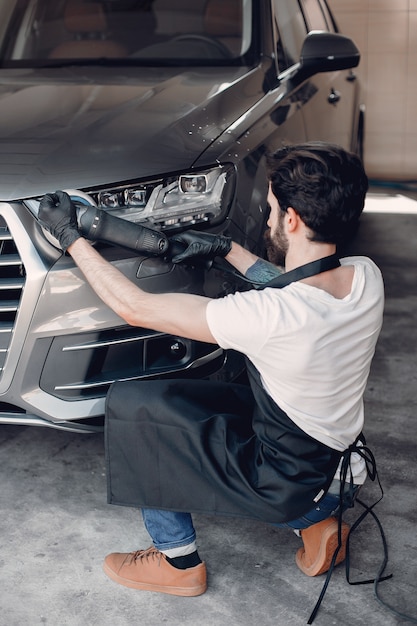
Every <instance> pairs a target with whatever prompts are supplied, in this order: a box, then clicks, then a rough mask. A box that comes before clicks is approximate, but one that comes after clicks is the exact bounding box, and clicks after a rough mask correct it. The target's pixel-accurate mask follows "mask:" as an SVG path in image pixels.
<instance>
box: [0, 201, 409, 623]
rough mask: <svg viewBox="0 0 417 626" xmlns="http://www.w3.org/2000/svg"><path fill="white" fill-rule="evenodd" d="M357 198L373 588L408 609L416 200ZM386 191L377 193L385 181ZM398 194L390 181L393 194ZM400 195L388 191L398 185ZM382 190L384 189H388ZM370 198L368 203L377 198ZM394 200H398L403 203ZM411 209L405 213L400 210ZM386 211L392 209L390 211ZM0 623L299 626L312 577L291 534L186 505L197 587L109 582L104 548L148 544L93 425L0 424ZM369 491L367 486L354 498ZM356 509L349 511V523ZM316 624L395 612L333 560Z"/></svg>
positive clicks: (355, 550)
mask: <svg viewBox="0 0 417 626" xmlns="http://www.w3.org/2000/svg"><path fill="white" fill-rule="evenodd" d="M381 191H382V192H383V193H385V192H386V190H384V189H383V190H381V189H379V190H377V192H378V193H377V196H375V197H374V196H373V195H370V197H369V200H370V202H369V212H367V213H365V214H364V217H363V223H362V227H361V229H360V234H359V236H358V238H357V240H356V241H355V244H354V251H355V252H366V253H367V254H369V256H371V257H372V258H374V259H375V260H376V261H377V262H378V264H379V265H380V267H381V268H382V270H383V274H384V278H385V283H386V295H387V301H386V314H385V321H384V327H383V331H382V335H381V338H380V341H379V344H378V348H377V353H376V356H375V359H374V363H373V368H372V373H371V377H370V381H369V385H368V389H367V392H366V416H367V426H366V430H365V433H366V435H367V438H368V443H369V444H370V446H371V447H372V448H373V450H374V452H375V455H376V459H377V463H378V467H379V472H380V477H381V481H382V484H383V488H384V492H385V495H384V498H383V500H382V502H381V503H380V504H378V506H377V507H376V509H375V510H376V513H377V515H378V516H379V519H380V520H381V522H382V525H383V527H384V530H385V533H386V536H387V541H388V547H389V563H388V567H387V571H388V572H389V573H392V574H393V578H392V579H391V580H389V581H386V582H383V583H381V585H380V587H379V589H380V595H381V597H382V598H383V599H384V600H385V601H386V602H388V603H389V604H390V605H391V606H393V607H395V608H396V609H397V610H399V611H401V612H402V613H404V614H411V615H414V617H415V618H416V617H417V593H416V591H417V589H416V573H417V566H416V563H417V532H416V525H417V497H416V495H417V494H416V485H417V464H416V462H415V459H416V454H417V436H416V416H417V410H416V409H417V406H416V405H417V385H416V379H417V351H416V346H417V289H416V284H417V246H416V240H417V210H416V208H414V206H415V207H417V203H414V202H411V200H410V199H409V198H410V196H411V197H412V194H408V200H407V198H405V202H404V198H401V197H391V198H390V201H389V202H387V201H386V198H383V197H382V196H381ZM388 193H390V192H388ZM393 193H397V192H393ZM399 193H401V192H399ZM391 195H392V194H391ZM377 200H379V201H380V202H378V201H377ZM406 205H407V206H406ZM413 208H414V211H413ZM392 211H393V212H392ZM0 450H1V456H0V459H1V476H2V479H1V480H2V487H1V490H0V511H1V515H0V536H1V538H2V541H1V544H2V547H1V553H0V589H1V605H0V624H1V626H34V625H36V624H47V625H48V626H87V625H99V626H130V625H132V626H133V625H136V624H141V625H144V626H161V625H163V624H170V625H172V626H191V625H192V626H223V625H226V624H227V625H228V626H234V625H239V626H240V625H250V626H253V625H255V624H256V625H257V626H298V625H301V624H305V623H306V622H307V619H308V617H309V615H310V613H311V611H312V609H313V607H314V604H315V602H316V600H317V598H318V595H319V593H320V590H321V588H322V585H323V578H324V577H323V576H321V577H318V578H308V577H306V576H304V575H303V574H302V573H301V572H300V571H299V570H298V568H297V567H296V565H295V562H294V555H295V552H296V550H297V548H298V547H299V545H300V539H298V538H297V537H296V536H295V535H294V534H293V533H291V532H290V531H286V530H282V529H274V528H272V527H269V526H267V525H263V524H259V523H254V522H250V521H242V520H235V519H223V518H212V517H206V516H196V517H195V525H196V529H197V533H198V539H199V551H200V554H201V555H202V557H203V558H204V559H205V560H206V562H207V567H208V572H209V589H208V591H207V593H206V594H205V595H203V596H200V597H198V598H178V597H173V596H166V595H161V594H155V593H148V592H140V591H135V590H131V589H127V588H125V587H121V586H119V585H117V584H115V583H114V582H112V581H111V580H110V579H108V578H107V577H106V576H105V575H104V573H103V572H102V560H103V557H104V556H105V555H106V554H107V553H108V552H112V551H130V550H134V549H139V548H146V547H147V546H148V545H149V539H148V536H147V533H146V532H145V530H144V529H143V527H142V523H141V520H140V517H139V514H138V512H137V511H135V510H132V509H126V508H119V507H112V506H109V505H107V504H106V482H105V470H104V458H103V438H102V435H101V434H95V435H80V434H70V433H65V432H61V431H56V430H50V429H44V428H37V427H17V426H1V427H0ZM377 494H378V491H377V489H376V488H375V486H374V485H373V484H372V483H370V482H369V483H368V484H367V485H366V487H365V488H364V490H363V491H362V499H364V500H366V501H368V502H373V500H374V499H375V498H376V497H377ZM361 511H362V509H361V508H360V506H357V507H355V509H354V510H353V511H350V512H349V515H348V516H347V520H348V521H350V520H354V519H355V517H356V516H358V515H359V513H360V512H361ZM351 544H352V546H351V579H352V580H354V581H355V580H361V579H364V578H370V577H372V576H374V575H375V573H376V571H377V570H378V568H379V564H380V562H381V559H382V556H383V553H382V544H381V540H380V537H379V534H378V532H377V527H376V525H375V523H374V522H372V521H371V520H369V521H367V520H366V521H365V522H364V523H363V524H362V525H361V526H360V527H359V528H358V530H357V531H356V532H355V533H354V535H353V536H352V541H351ZM314 623H315V624H317V626H330V625H337V626H344V625H349V626H352V625H353V624H355V625H356V624H366V625H367V626H381V625H383V626H391V625H394V624H404V623H406V622H405V620H404V619H401V618H399V617H398V616H395V615H393V614H392V613H391V612H389V611H387V610H386V609H384V608H383V607H382V606H381V605H380V603H379V602H378V601H377V600H376V599H375V597H374V593H373V588H372V585H360V586H350V585H349V584H348V583H347V582H346V579H345V570H344V568H343V567H341V566H339V567H338V568H336V570H335V572H334V574H333V577H332V579H331V582H330V585H329V588H328V590H327V593H326V595H325V598H324V601H323V604H322V607H321V609H320V611H319V614H318V616H317V618H316V620H315V622H314Z"/></svg>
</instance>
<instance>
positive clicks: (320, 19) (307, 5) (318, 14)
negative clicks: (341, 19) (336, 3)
mask: <svg viewBox="0 0 417 626" xmlns="http://www.w3.org/2000/svg"><path fill="white" fill-rule="evenodd" d="M301 2H302V5H303V9H304V14H305V16H306V19H307V24H308V30H309V31H310V30H329V26H330V25H329V23H328V21H327V19H326V16H325V14H324V12H323V7H322V5H321V3H320V2H319V0H301Z"/></svg>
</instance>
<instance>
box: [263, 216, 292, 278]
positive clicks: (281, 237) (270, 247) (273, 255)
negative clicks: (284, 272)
mask: <svg viewBox="0 0 417 626" xmlns="http://www.w3.org/2000/svg"><path fill="white" fill-rule="evenodd" d="M281 226H282V223H280V224H279V228H278V229H277V230H276V231H275V233H274V235H273V236H271V229H270V228H268V230H266V231H265V234H264V240H265V247H266V254H267V257H268V261H270V262H271V263H273V264H274V265H279V266H282V267H284V266H285V257H286V256H287V252H288V239H287V237H286V235H285V233H284V232H283V229H282V228H281Z"/></svg>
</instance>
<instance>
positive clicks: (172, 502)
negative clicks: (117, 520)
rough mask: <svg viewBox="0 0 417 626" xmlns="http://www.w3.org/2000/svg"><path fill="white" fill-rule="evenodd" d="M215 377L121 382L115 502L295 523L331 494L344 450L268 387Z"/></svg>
mask: <svg viewBox="0 0 417 626" xmlns="http://www.w3.org/2000/svg"><path fill="white" fill-rule="evenodd" d="M249 375H250V377H251V385H252V390H251V389H250V388H249V387H247V386H245V385H237V384H233V383H221V382H220V383H218V382H210V381H189V380H185V381H183V380H181V381H178V380H175V381H172V380H156V381H131V382H117V383H114V384H113V385H112V387H111V388H110V390H109V393H108V396H107V403H106V431H105V433H106V460H107V477H108V501H109V503H111V504H119V505H125V506H132V507H145V508H157V509H167V510H173V511H187V512H190V513H193V512H198V513H215V514H221V515H233V516H239V517H248V518H254V519H258V520H262V521H264V522H271V523H281V522H286V521H291V520H293V519H296V518H298V517H300V516H301V515H303V514H304V513H307V512H308V511H309V510H311V509H312V508H313V507H314V506H315V503H316V501H317V500H318V499H320V498H321V497H322V496H323V495H324V493H325V492H326V491H327V489H328V487H329V486H330V483H331V481H332V479H333V476H334V474H335V472H336V469H337V466H338V464H339V461H340V458H341V453H340V452H338V451H336V450H333V449H331V448H329V447H328V446H325V445H324V444H322V443H320V442H318V441H316V440H315V439H313V438H312V437H310V436H309V435H307V434H306V433H305V432H304V431H302V430H301V429H300V428H298V427H297V426H296V425H295V424H294V423H293V422H292V421H291V420H290V418H289V417H288V416H287V415H286V414H285V413H284V412H283V411H281V409H280V408H279V407H278V406H277V405H276V404H275V402H274V401H273V400H272V399H271V398H270V396H269V395H268V394H267V393H266V392H265V391H264V390H263V387H262V385H261V383H260V381H259V375H258V373H257V372H256V370H255V369H254V368H253V366H251V365H250V364H249Z"/></svg>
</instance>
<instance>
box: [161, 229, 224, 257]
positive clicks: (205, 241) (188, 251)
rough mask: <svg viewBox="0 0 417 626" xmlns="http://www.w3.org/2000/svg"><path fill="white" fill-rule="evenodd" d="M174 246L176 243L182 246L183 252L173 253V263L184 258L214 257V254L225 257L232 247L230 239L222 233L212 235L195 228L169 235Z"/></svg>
mask: <svg viewBox="0 0 417 626" xmlns="http://www.w3.org/2000/svg"><path fill="white" fill-rule="evenodd" d="M171 241H172V242H173V244H174V246H175V244H176V243H179V244H180V245H182V246H184V247H185V249H184V251H183V252H179V253H175V254H174V256H173V257H172V262H173V263H181V261H185V260H186V259H192V258H195V257H205V258H206V259H214V257H216V256H222V257H225V256H226V255H227V254H229V252H230V250H231V248H232V239H231V238H230V237H224V236H223V235H213V234H211V233H203V232H199V231H196V230H188V231H187V232H185V233H181V234H179V235H175V236H174V237H171Z"/></svg>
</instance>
